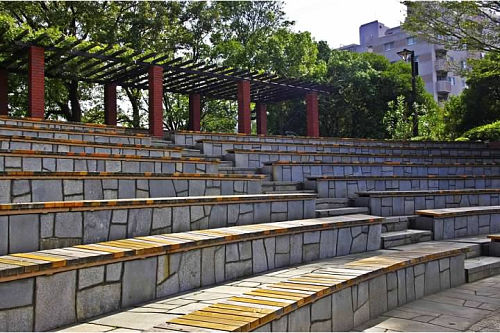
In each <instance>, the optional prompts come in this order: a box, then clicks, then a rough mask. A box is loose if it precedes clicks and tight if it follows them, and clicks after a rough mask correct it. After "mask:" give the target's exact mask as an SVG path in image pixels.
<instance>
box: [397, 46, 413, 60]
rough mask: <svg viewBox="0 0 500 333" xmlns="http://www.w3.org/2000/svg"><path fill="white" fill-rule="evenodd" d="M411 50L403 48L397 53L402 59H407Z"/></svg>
mask: <svg viewBox="0 0 500 333" xmlns="http://www.w3.org/2000/svg"><path fill="white" fill-rule="evenodd" d="M412 53H413V51H410V50H408V49H403V50H402V51H399V52H398V53H397V54H398V56H400V57H401V58H402V59H403V60H404V61H408V59H410V56H411V54H412Z"/></svg>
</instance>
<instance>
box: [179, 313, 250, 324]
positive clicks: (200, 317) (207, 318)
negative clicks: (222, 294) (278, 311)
mask: <svg viewBox="0 0 500 333" xmlns="http://www.w3.org/2000/svg"><path fill="white" fill-rule="evenodd" d="M195 312H198V311H195ZM195 312H191V313H188V314H187V315H184V316H182V318H183V319H190V320H199V321H206V322H209V323H218V324H226V325H238V326H243V325H246V324H248V323H249V322H252V321H253V320H254V319H253V318H252V319H250V320H235V319H227V318H218V317H214V316H211V315H208V316H207V315H203V314H200V313H199V312H198V313H197V314H196V313H195Z"/></svg>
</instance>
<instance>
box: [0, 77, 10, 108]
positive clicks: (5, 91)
mask: <svg viewBox="0 0 500 333" xmlns="http://www.w3.org/2000/svg"><path fill="white" fill-rule="evenodd" d="M8 115H9V73H8V72H7V70H5V69H0V116H8Z"/></svg>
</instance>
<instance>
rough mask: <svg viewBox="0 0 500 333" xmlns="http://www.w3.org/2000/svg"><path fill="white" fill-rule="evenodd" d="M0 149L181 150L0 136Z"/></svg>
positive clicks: (175, 153)
mask: <svg viewBox="0 0 500 333" xmlns="http://www.w3.org/2000/svg"><path fill="white" fill-rule="evenodd" d="M0 148H1V149H5V150H33V151H48V152H54V153H67V152H71V153H89V154H95V153H97V154H119V155H137V156H146V157H181V156H182V148H179V147H166V148H158V147H152V146H145V145H128V144H121V143H95V142H86V141H79V140H64V139H49V138H38V137H33V136H15V135H14V136H5V135H4V136H0Z"/></svg>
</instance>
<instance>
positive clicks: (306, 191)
mask: <svg viewBox="0 0 500 333" xmlns="http://www.w3.org/2000/svg"><path fill="white" fill-rule="evenodd" d="M264 193H265V194H287V193H308V194H316V192H315V191H313V190H290V191H286V190H285V191H264Z"/></svg>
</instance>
